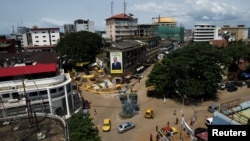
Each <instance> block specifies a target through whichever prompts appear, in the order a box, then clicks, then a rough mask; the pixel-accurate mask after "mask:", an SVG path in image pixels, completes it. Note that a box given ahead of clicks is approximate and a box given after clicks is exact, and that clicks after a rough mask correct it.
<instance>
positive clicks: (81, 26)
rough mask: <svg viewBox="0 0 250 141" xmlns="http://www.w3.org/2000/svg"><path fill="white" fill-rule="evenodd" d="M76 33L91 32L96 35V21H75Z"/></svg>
mask: <svg viewBox="0 0 250 141" xmlns="http://www.w3.org/2000/svg"><path fill="white" fill-rule="evenodd" d="M74 26H75V32H79V31H89V32H92V33H94V32H95V28H94V21H90V20H82V19H78V20H75V21H74Z"/></svg>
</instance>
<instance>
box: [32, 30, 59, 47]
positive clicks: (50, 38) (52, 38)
mask: <svg viewBox="0 0 250 141" xmlns="http://www.w3.org/2000/svg"><path fill="white" fill-rule="evenodd" d="M30 34H31V38H32V46H54V45H56V44H57V43H58V41H59V40H60V28H32V29H30Z"/></svg>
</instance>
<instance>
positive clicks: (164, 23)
mask: <svg viewBox="0 0 250 141" xmlns="http://www.w3.org/2000/svg"><path fill="white" fill-rule="evenodd" d="M153 25H157V26H155V29H154V36H159V37H160V38H161V39H162V40H166V39H169V40H176V41H177V42H184V27H177V26H176V25H177V22H176V20H174V19H172V18H169V17H160V16H159V17H155V18H153Z"/></svg>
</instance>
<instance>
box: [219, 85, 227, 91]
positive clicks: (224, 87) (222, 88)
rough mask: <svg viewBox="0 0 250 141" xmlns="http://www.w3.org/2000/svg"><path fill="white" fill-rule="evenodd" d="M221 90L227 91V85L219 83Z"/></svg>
mask: <svg viewBox="0 0 250 141" xmlns="http://www.w3.org/2000/svg"><path fill="white" fill-rule="evenodd" d="M218 86H219V89H220V90H225V89H226V84H225V83H219V84H218Z"/></svg>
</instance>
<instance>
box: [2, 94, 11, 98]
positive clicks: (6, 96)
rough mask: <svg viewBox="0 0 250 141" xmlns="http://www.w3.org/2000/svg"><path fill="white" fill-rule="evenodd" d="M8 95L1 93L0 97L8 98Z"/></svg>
mask: <svg viewBox="0 0 250 141" xmlns="http://www.w3.org/2000/svg"><path fill="white" fill-rule="evenodd" d="M9 97H10V94H3V95H2V98H9Z"/></svg>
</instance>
